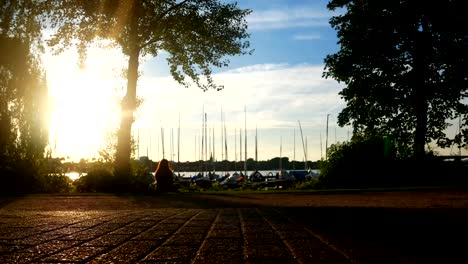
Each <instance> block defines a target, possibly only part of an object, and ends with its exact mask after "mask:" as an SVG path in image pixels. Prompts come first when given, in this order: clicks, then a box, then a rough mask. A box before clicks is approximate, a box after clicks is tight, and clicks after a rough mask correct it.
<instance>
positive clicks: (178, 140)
mask: <svg viewBox="0 0 468 264" xmlns="http://www.w3.org/2000/svg"><path fill="white" fill-rule="evenodd" d="M179 166H180V113H179V128H178V129H177V169H179Z"/></svg>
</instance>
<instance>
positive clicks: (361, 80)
mask: <svg viewBox="0 0 468 264" xmlns="http://www.w3.org/2000/svg"><path fill="white" fill-rule="evenodd" d="M465 2H466V1H462V0H444V1H415V0H402V1H381V0H367V1H366V0H333V1H330V2H329V4H328V8H329V9H330V10H336V11H339V13H341V14H340V15H337V16H334V17H332V19H331V20H330V24H331V25H332V26H333V28H335V29H336V30H337V34H338V38H339V42H338V44H339V45H340V50H339V51H338V52H337V53H335V54H331V55H328V56H327V57H326V59H325V72H324V76H325V77H327V78H328V77H330V78H334V79H336V80H337V81H339V82H342V83H344V84H345V87H344V89H343V90H342V91H341V92H340V95H341V96H342V98H343V99H344V100H345V101H346V103H347V105H346V107H345V108H344V109H343V111H342V112H341V113H340V114H339V116H338V123H339V125H341V126H343V125H350V124H351V125H353V128H354V131H355V132H357V133H371V134H380V135H385V136H391V137H392V138H393V139H394V140H395V141H396V143H397V146H398V147H399V148H398V149H399V151H400V154H401V155H406V156H413V157H416V158H418V159H419V158H422V157H423V156H424V153H425V145H426V144H427V143H428V142H430V141H432V140H435V141H437V142H438V143H439V145H440V146H446V144H447V143H452V142H453V138H452V139H450V138H449V137H448V136H447V135H445V133H444V130H445V129H446V128H447V127H448V126H449V123H448V122H447V121H448V120H451V119H454V118H456V117H458V116H462V117H463V120H464V124H463V126H464V128H466V125H467V123H466V120H467V114H468V111H467V107H466V105H465V104H464V103H463V99H465V97H466V95H467V93H466V92H467V88H468V71H467V70H466V69H467V68H468V28H467V27H466V25H467V24H468V19H467V15H466V13H465V10H466V4H465ZM465 130H466V129H465ZM455 139H456V140H458V141H461V138H460V137H459V136H458V137H456V138H455ZM465 140H466V138H465ZM405 149H406V150H408V149H409V150H410V151H408V152H405V151H404V150H405Z"/></svg>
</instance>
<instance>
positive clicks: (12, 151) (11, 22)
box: [0, 0, 48, 191]
mask: <svg viewBox="0 0 468 264" xmlns="http://www.w3.org/2000/svg"><path fill="white" fill-rule="evenodd" d="M43 8H44V6H42V5H41V3H40V2H38V1H22V0H12V1H0V54H1V55H0V176H1V177H2V178H1V181H2V186H1V187H0V189H1V190H3V191H30V190H31V188H32V187H33V184H34V183H33V180H34V178H35V176H38V174H39V173H40V171H39V170H40V168H41V167H42V164H43V161H44V149H45V146H46V144H47V142H48V133H47V131H48V128H47V110H48V109H47V85H46V81H45V73H44V71H43V70H42V68H41V65H40V59H39V55H40V52H41V29H42V28H43V26H44V25H43V23H42V20H41V19H42V18H43V16H42V14H43V13H42V12H43V11H44V9H43ZM17 188H19V189H17Z"/></svg>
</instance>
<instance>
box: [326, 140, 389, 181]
mask: <svg viewBox="0 0 468 264" xmlns="http://www.w3.org/2000/svg"><path fill="white" fill-rule="evenodd" d="M391 145H392V144H391V143H389V141H388V140H385V139H384V138H381V137H370V138H359V139H354V140H353V141H351V142H346V143H342V144H335V145H332V146H331V147H330V148H329V149H328V160H327V161H324V162H321V163H320V177H319V182H318V183H317V186H318V187H325V188H349V187H352V188H354V187H371V186H382V185H387V184H389V183H390V182H389V179H390V178H391V177H393V176H395V175H396V174H397V173H398V171H397V170H396V167H395V165H396V154H395V152H394V150H393V148H392V147H391Z"/></svg>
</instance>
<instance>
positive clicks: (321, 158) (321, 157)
mask: <svg viewBox="0 0 468 264" xmlns="http://www.w3.org/2000/svg"><path fill="white" fill-rule="evenodd" d="M322 153H323V150H322V132H320V160H323V156H322Z"/></svg>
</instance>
